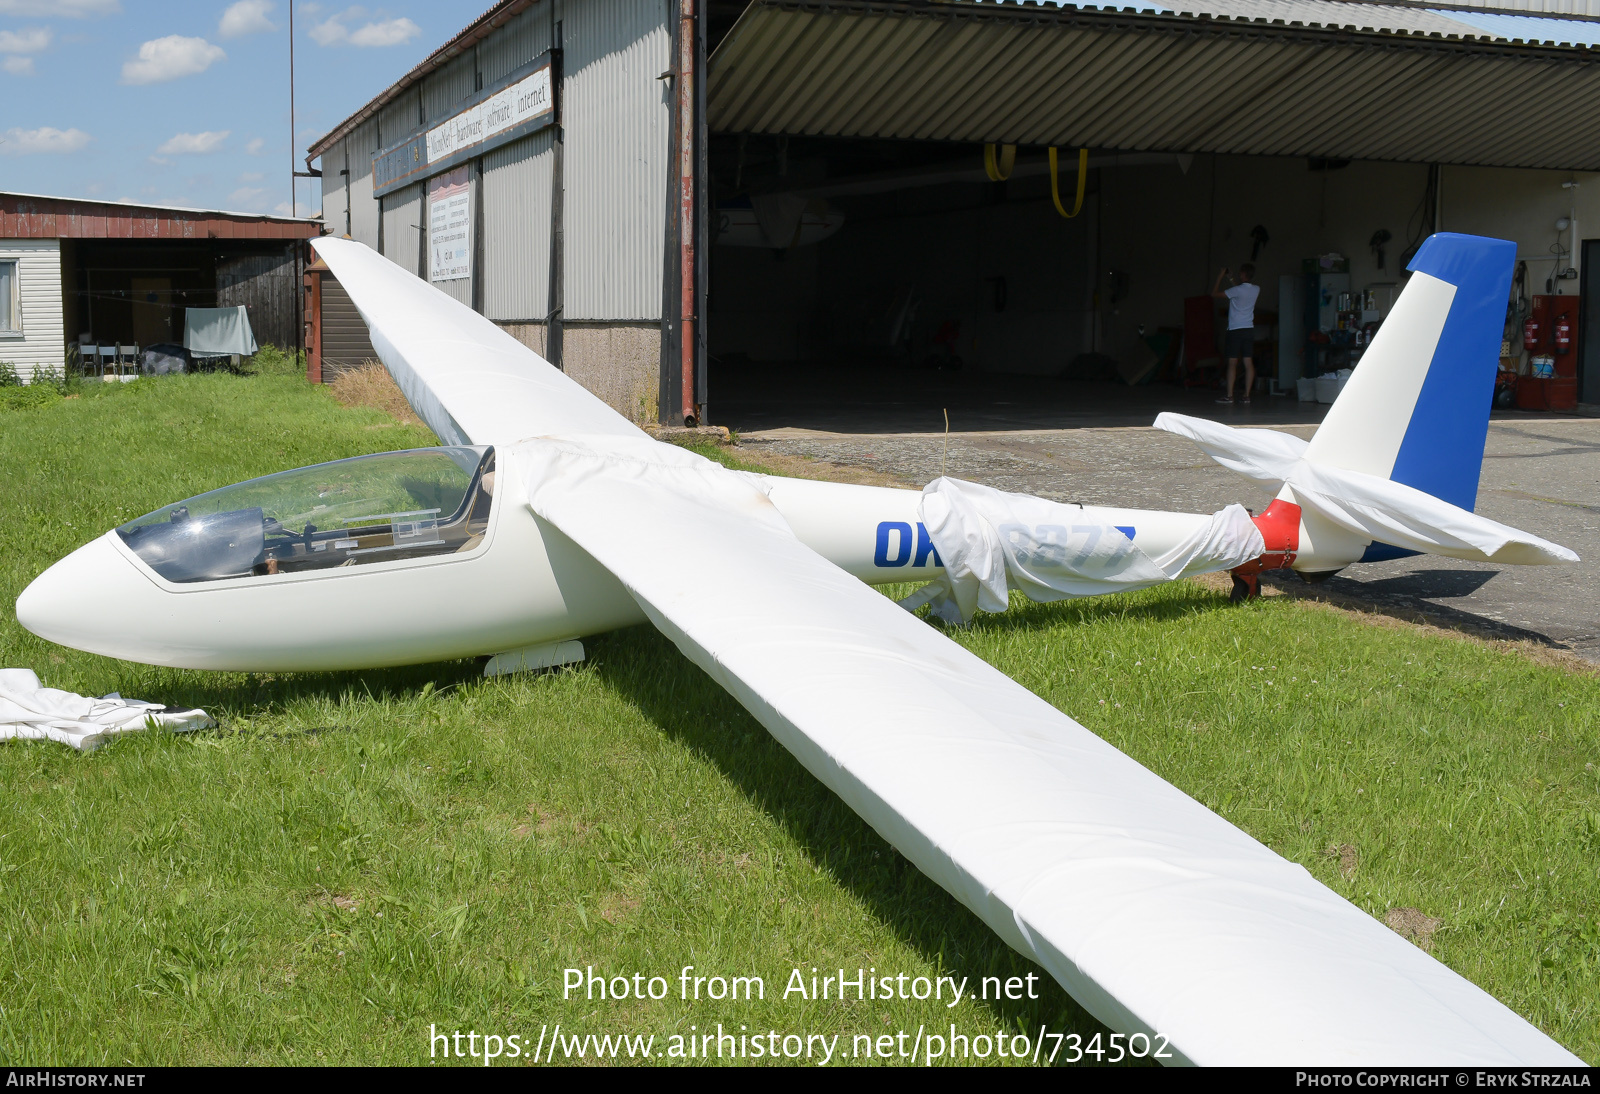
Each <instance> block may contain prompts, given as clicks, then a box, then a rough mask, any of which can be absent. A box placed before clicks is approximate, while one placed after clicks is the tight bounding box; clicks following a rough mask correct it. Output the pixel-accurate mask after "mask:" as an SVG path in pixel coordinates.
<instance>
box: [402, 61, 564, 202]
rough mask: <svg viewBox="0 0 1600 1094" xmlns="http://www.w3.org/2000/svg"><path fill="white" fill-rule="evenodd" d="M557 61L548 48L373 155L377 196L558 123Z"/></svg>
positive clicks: (446, 169)
mask: <svg viewBox="0 0 1600 1094" xmlns="http://www.w3.org/2000/svg"><path fill="white" fill-rule="evenodd" d="M551 60H552V53H551V52H546V53H545V54H544V55H543V56H541V57H539V58H538V59H537V60H535V61H531V62H529V63H528V64H526V65H523V66H522V67H521V68H519V69H517V70H516V71H515V72H513V73H512V74H511V75H510V76H508V77H506V78H505V79H503V80H500V81H499V82H498V83H496V84H495V85H494V86H492V87H488V88H485V89H484V90H483V91H480V92H478V94H476V95H475V96H473V98H472V99H471V100H469V105H468V106H467V107H466V108H464V109H463V110H461V111H459V112H457V113H456V114H454V115H452V116H451V117H449V118H446V119H445V120H444V121H442V122H440V123H439V124H438V125H434V126H431V127H429V128H427V129H423V130H419V131H418V132H416V133H413V134H412V135H411V136H409V137H407V138H406V139H405V140H403V141H401V142H400V143H399V144H396V145H394V146H392V147H390V148H386V149H384V150H383V151H381V152H379V153H378V154H377V155H375V156H373V157H372V193H373V196H374V197H382V196H383V195H384V194H389V193H393V192H394V191H396V190H398V189H400V188H401V187H402V186H409V185H411V184H412V183H414V182H416V181H418V180H419V179H425V178H429V177H430V176H433V175H437V174H439V173H440V172H442V171H448V170H450V169H451V168H452V167H455V166H457V165H458V164H462V163H465V162H466V161H467V160H469V159H472V158H473V157H475V156H481V155H483V154H484V153H485V152H487V151H489V150H490V149H492V148H499V147H500V146H501V145H503V144H509V143H510V142H512V141H514V140H519V139H520V138H522V137H526V136H527V135H528V134H530V133H537V132H538V131H539V130H541V129H543V128H545V126H548V125H554V124H555V120H556V97H555V86H554V83H553V82H552V80H551V78H550V75H551V71H552V69H551Z"/></svg>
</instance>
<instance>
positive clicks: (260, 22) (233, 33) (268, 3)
mask: <svg viewBox="0 0 1600 1094" xmlns="http://www.w3.org/2000/svg"><path fill="white" fill-rule="evenodd" d="M272 7H273V5H272V0H238V3H236V4H230V5H229V6H228V10H227V11H225V12H223V13H222V21H221V22H220V23H218V24H217V33H218V34H220V35H221V36H222V37H224V38H239V37H242V36H243V35H246V34H259V33H261V32H262V31H268V30H277V29H278V28H277V25H276V24H274V23H271V22H269V21H268V20H267V13H268V12H270V11H271V10H272Z"/></svg>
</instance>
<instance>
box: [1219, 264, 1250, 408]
mask: <svg viewBox="0 0 1600 1094" xmlns="http://www.w3.org/2000/svg"><path fill="white" fill-rule="evenodd" d="M1227 277H1228V268H1227V267H1226V266H1224V267H1223V268H1222V269H1221V270H1219V271H1217V282H1216V284H1214V285H1212V286H1211V295H1212V296H1214V297H1216V298H1217V299H1218V300H1226V301H1227V302H1228V334H1227V337H1226V338H1224V339H1223V343H1222V356H1224V357H1226V358H1227V359H1228V386H1227V388H1226V389H1225V390H1224V391H1223V393H1222V398H1220V399H1218V400H1217V402H1219V403H1225V404H1231V403H1232V402H1233V378H1234V376H1236V375H1237V374H1238V371H1239V361H1240V360H1241V359H1242V360H1243V361H1244V390H1243V391H1241V392H1240V393H1239V401H1240V402H1241V403H1243V404H1244V405H1245V406H1249V405H1250V392H1251V390H1252V389H1253V388H1254V387H1255V386H1256V361H1255V356H1254V354H1255V329H1256V298H1257V297H1258V296H1260V295H1261V286H1260V285H1257V284H1256V283H1255V282H1256V268H1255V266H1253V265H1251V264H1250V263H1248V262H1244V263H1241V264H1240V266H1239V277H1238V279H1237V283H1236V284H1234V285H1233V287H1232V288H1228V289H1224V288H1223V287H1222V283H1223V281H1225V280H1227Z"/></svg>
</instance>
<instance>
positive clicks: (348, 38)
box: [311, 7, 422, 48]
mask: <svg viewBox="0 0 1600 1094" xmlns="http://www.w3.org/2000/svg"><path fill="white" fill-rule="evenodd" d="M366 14H367V12H366V10H365V9H364V8H359V7H355V8H346V9H345V10H344V11H341V12H339V13H338V14H336V15H330V16H329V17H328V18H327V19H325V20H324V21H322V22H320V23H313V24H312V26H311V37H312V39H313V40H315V41H316V43H317V45H319V46H343V45H352V46H363V47H368V48H373V47H375V48H382V47H384V46H399V45H404V44H405V43H407V42H409V41H411V39H413V38H415V37H416V36H417V35H419V34H421V33H422V28H421V27H419V26H417V24H415V23H413V22H412V21H411V20H410V19H406V18H403V17H402V18H399V19H369V20H368V21H367V22H366V23H363V24H362V25H361V26H359V27H356V28H355V29H354V30H351V29H350V27H349V25H348V24H350V23H352V22H355V21H357V20H360V19H363V18H365V17H366Z"/></svg>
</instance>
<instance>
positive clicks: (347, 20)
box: [0, 0, 489, 215]
mask: <svg viewBox="0 0 1600 1094" xmlns="http://www.w3.org/2000/svg"><path fill="white" fill-rule="evenodd" d="M288 4H289V0H217V2H210V0H182V2H176V0H168V2H166V3H156V2H152V0H0V142H3V143H0V189H4V190H11V191H22V192H25V193H34V194H60V195H65V196H70V197H92V198H101V199H107V200H124V201H147V202H154V203H159V204H163V205H186V206H195V207H200V208H208V209H237V210H241V211H245V212H265V213H279V212H282V213H286V212H288V211H289V196H290V195H289V170H290V158H291V157H290V154H291V147H290V141H289V75H288V71H289V32H288V14H289V7H288ZM488 6H489V0H427V2H426V3H424V2H420V0H391V2H386V3H383V4H381V5H373V6H353V5H349V4H343V3H327V2H322V3H316V2H304V0H297V2H296V3H295V5H294V31H295V127H296V132H295V141H294V149H295V153H294V163H295V165H296V166H297V167H300V168H301V169H303V168H304V164H303V157H304V155H305V152H304V149H305V147H306V145H307V144H309V143H310V142H311V141H312V140H313V139H315V138H316V137H318V136H321V135H322V134H323V133H325V132H327V131H328V130H329V129H330V128H332V127H333V126H334V125H335V124H336V123H338V122H339V121H340V120H341V119H343V118H344V117H346V116H347V115H348V114H350V113H352V112H353V111H355V110H356V109H357V108H358V107H360V106H361V105H362V104H363V103H365V102H366V101H367V100H368V99H370V98H372V97H373V96H374V95H376V94H377V93H378V92H380V91H382V90H383V89H384V88H386V87H388V86H389V85H390V84H391V83H393V82H394V81H395V80H396V79H398V78H399V77H400V76H402V75H403V74H404V73H405V72H406V71H408V70H409V69H410V68H411V67H412V66H413V65H415V64H416V63H417V62H418V61H420V60H422V59H423V58H424V57H426V56H427V55H428V54H429V53H430V52H432V51H433V50H434V49H436V48H438V47H439V46H440V45H441V44H443V43H444V42H445V41H446V40H447V39H448V38H450V37H451V36H452V35H454V34H455V33H456V32H457V31H459V30H460V29H461V28H462V27H464V26H466V25H467V24H468V23H470V22H471V21H472V20H473V19H475V18H476V17H477V16H479V15H481V14H482V13H483V11H484V9H485V8H487V7H488ZM298 195H299V200H300V212H301V215H305V214H306V213H307V211H308V209H309V210H313V211H314V210H315V209H316V207H317V202H318V200H319V199H318V195H317V190H316V184H315V182H308V181H307V180H301V181H300V185H299V188H298ZM308 197H309V203H308Z"/></svg>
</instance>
